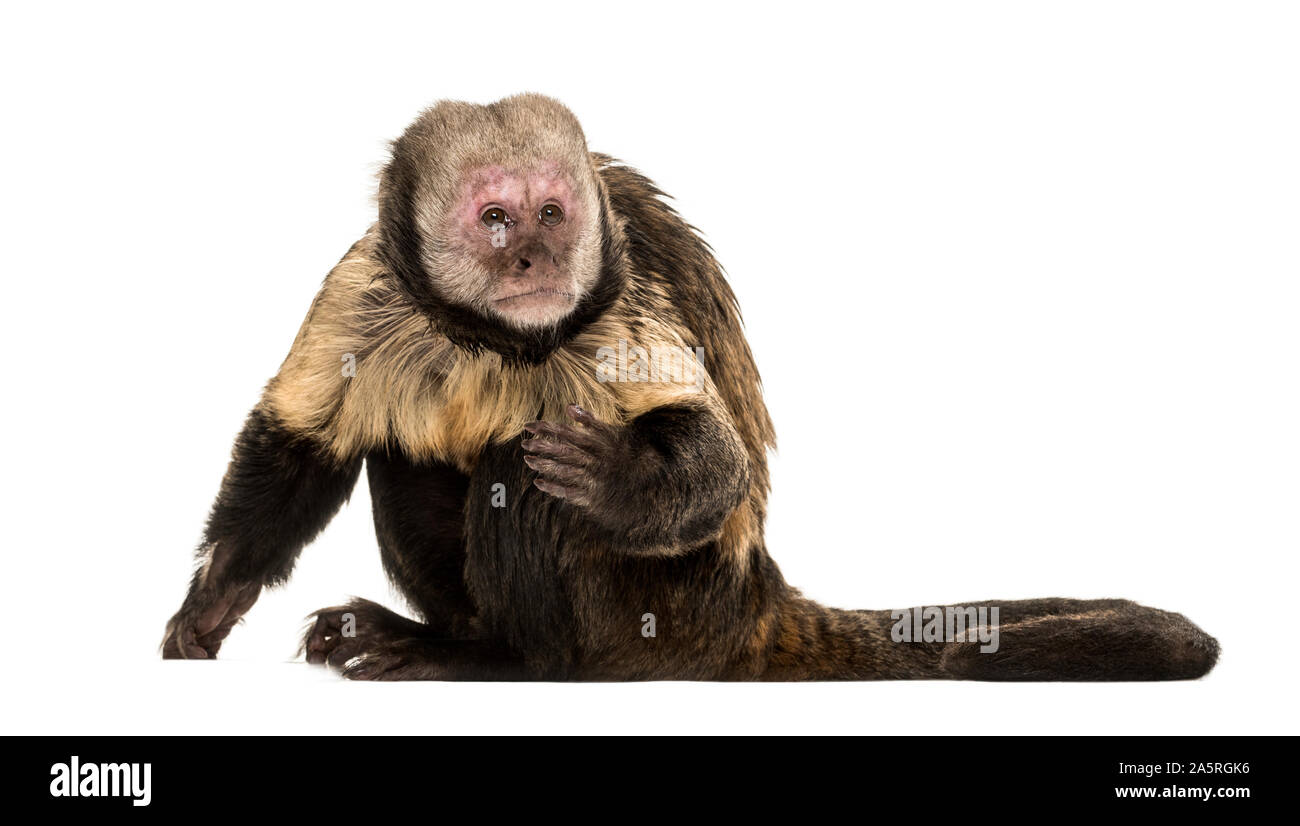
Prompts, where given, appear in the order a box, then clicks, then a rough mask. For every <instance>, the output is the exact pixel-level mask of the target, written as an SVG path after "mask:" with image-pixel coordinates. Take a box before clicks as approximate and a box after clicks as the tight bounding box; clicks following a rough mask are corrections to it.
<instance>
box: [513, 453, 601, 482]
mask: <svg viewBox="0 0 1300 826" xmlns="http://www.w3.org/2000/svg"><path fill="white" fill-rule="evenodd" d="M524 464H526V465H528V466H529V467H530V468H532V469H533V470H535V471H537V472H538V473H540V474H541V475H542V476H544V477H545V478H547V479H551V480H553V481H556V482H560V483H561V484H565V485H571V486H578V485H583V484H585V483H586V482H587V481H589V479H590V475H589V474H588V473H587V470H586V468H583V467H580V466H577V465H566V464H562V463H560V462H554V461H551V460H550V459H542V458H540V457H537V456H525V457H524Z"/></svg>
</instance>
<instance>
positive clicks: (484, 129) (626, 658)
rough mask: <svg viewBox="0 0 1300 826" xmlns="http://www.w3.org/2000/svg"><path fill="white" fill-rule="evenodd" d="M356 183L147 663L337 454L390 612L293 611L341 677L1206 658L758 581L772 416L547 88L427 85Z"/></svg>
mask: <svg viewBox="0 0 1300 826" xmlns="http://www.w3.org/2000/svg"><path fill="white" fill-rule="evenodd" d="M378 201H379V218H378V222H377V223H376V224H375V225H374V226H373V227H371V229H370V230H369V231H368V232H367V233H366V234H365V236H364V237H363V238H362V239H361V240H360V241H357V242H356V244H354V245H353V246H352V248H351V249H350V250H349V251H348V253H347V255H346V256H344V258H343V259H342V261H340V262H339V264H338V265H337V266H336V267H335V268H334V269H333V271H331V272H330V274H329V275H328V277H327V278H326V279H325V282H324V285H323V286H322V288H321V290H320V292H319V294H318V295H317V296H316V299H315V301H314V302H313V303H312V306H311V309H310V311H309V312H308V314H307V318H306V320H305V321H304V322H303V325H302V328H301V329H300V330H299V332H298V336H297V338H296V339H295V340H294V342H293V346H292V348H291V349H290V351H289V355H288V357H287V358H286V359H285V361H284V363H283V365H282V366H281V367H280V371H279V373H278V374H276V376H275V377H274V378H272V379H271V381H270V382H269V383H268V385H267V387H266V390H265V392H264V393H263V395H262V398H261V400H260V401H259V403H258V404H257V406H256V407H255V408H254V409H253V411H252V413H251V414H250V415H249V417H248V421H247V422H246V424H245V425H244V428H243V431H242V432H241V433H240V434H239V437H238V438H237V439H236V441H235V446H234V453H233V458H232V459H231V462H230V466H229V469H228V470H227V472H226V476H225V479H224V480H223V481H222V484H221V490H220V493H219V494H218V496H217V500H216V503H215V505H214V506H213V508H212V513H211V516H210V517H209V519H208V523H207V528H206V535H205V537H204V541H203V544H202V546H201V549H200V552H199V564H198V567H197V571H196V573H195V575H194V577H193V580H192V582H191V584H190V588H189V592H188V594H187V595H186V597H185V601H184V603H183V604H182V605H181V608H180V610H179V611H178V612H177V613H176V615H175V616H174V617H172V619H171V621H170V623H169V624H168V626H167V632H166V636H165V638H164V640H163V644H162V652H163V656H164V657H167V658H188V659H210V658H214V657H216V655H217V652H218V651H219V650H220V648H221V643H222V641H223V640H224V639H225V638H226V635H227V634H228V633H229V632H230V630H231V628H232V627H233V626H234V625H235V624H236V623H237V622H238V621H239V619H240V617H241V616H243V615H244V613H245V612H247V611H248V609H249V607H250V606H252V605H253V603H254V602H255V601H256V600H257V597H258V594H259V593H260V592H261V590H262V589H263V588H265V587H267V586H273V585H277V584H280V583H283V582H284V581H285V580H286V579H288V577H289V574H290V572H291V570H292V569H293V565H294V561H295V559H296V558H297V556H298V554H299V552H300V551H301V550H302V548H303V546H304V545H306V544H307V543H308V542H310V541H311V540H312V539H313V538H314V537H315V536H316V535H317V534H318V533H319V532H320V531H321V529H323V528H324V527H325V524H326V523H327V522H328V521H329V520H330V518H331V517H332V516H333V515H334V514H335V512H337V511H338V509H339V507H340V506H341V505H342V504H343V502H344V501H346V500H347V498H348V496H349V495H350V493H351V491H352V488H353V485H354V484H356V481H357V477H358V476H359V475H360V473H361V467H362V464H363V463H364V465H365V468H366V475H367V478H368V480H369V484H370V492H371V498H372V499H373V502H374V520H375V531H376V534H377V535H378V539H379V549H380V554H381V557H382V560H383V564H384V567H385V569H386V570H387V573H388V574H389V576H390V577H391V578H392V581H393V582H394V583H395V584H396V586H397V587H398V588H399V589H400V591H401V592H402V593H403V594H404V595H405V597H406V598H407V599H408V600H409V602H410V605H411V607H412V608H413V610H414V612H415V613H416V614H417V615H418V617H419V620H418V621H416V620H412V619H408V618H406V617H404V616H401V615H399V614H396V613H394V612H393V611H390V610H388V609H387V608H384V607H382V606H380V605H377V604H375V603H373V602H369V601H366V600H354V601H353V602H350V603H348V604H346V605H340V606H337V607H332V608H324V609H322V610H320V611H318V612H316V613H315V614H314V615H313V618H312V619H311V620H310V626H309V628H308V629H307V631H306V635H305V638H304V639H303V642H302V648H303V651H304V652H305V656H306V659H307V661H308V662H311V663H324V664H328V665H330V666H333V667H335V668H337V669H339V670H340V671H341V672H342V674H343V676H345V677H349V678H352V679H361V680H877V679H974V680H1177V679H1189V678H1195V677H1200V676H1202V675H1204V674H1205V673H1206V672H1208V671H1209V670H1210V669H1211V668H1212V667H1213V665H1214V663H1215V660H1216V658H1217V656H1218V644H1217V643H1216V642H1215V640H1214V639H1213V638H1211V637H1210V636H1208V635H1207V634H1205V633H1204V632H1202V631H1201V630H1200V629H1199V628H1197V627H1196V626H1195V625H1193V624H1192V623H1191V622H1189V621H1188V620H1187V619H1185V618H1184V617H1182V616H1181V615H1179V614H1173V613H1167V612H1165V611H1160V610H1156V609H1153V608H1146V607H1143V606H1140V605H1137V604H1135V603H1133V602H1129V601H1126V600H1119V599H1106V600H1074V599H1036V600H1027V601H1016V602H999V601H992V602H981V603H975V604H972V605H967V606H960V607H956V606H953V607H952V608H953V609H954V610H961V611H971V612H972V614H971V616H974V611H975V610H976V609H988V610H989V613H987V614H986V613H985V612H984V611H981V612H980V614H979V617H980V621H981V622H983V621H984V618H985V617H986V616H987V617H990V618H989V619H988V623H989V625H990V626H992V627H990V628H986V629H984V630H987V631H990V632H993V631H995V632H996V633H997V639H998V643H997V645H996V646H989V645H987V644H984V645H981V641H980V640H979V639H976V636H975V634H974V633H973V632H972V633H969V634H968V635H966V636H965V637H962V636H960V635H958V637H957V638H952V635H950V634H949V635H946V636H945V635H937V634H932V633H928V632H926V633H921V632H920V631H919V630H918V633H917V634H916V635H915V636H912V635H911V634H910V632H906V633H903V635H902V636H901V637H900V632H899V627H900V624H903V623H906V622H908V621H910V619H912V618H914V617H919V616H922V614H923V613H924V616H926V617H933V616H935V615H937V614H938V613H940V612H942V611H943V610H945V609H940V608H931V609H929V610H928V611H926V612H921V611H916V612H915V613H912V612H891V611H851V610H840V609H836V608H828V607H825V606H822V605H819V604H818V603H816V602H813V601H812V600H810V599H807V598H806V597H804V596H802V595H801V594H800V592H799V591H797V590H795V589H794V588H792V587H790V586H789V585H787V584H786V582H785V580H784V579H783V578H782V577H781V573H780V572H779V571H778V570H777V566H776V564H775V563H774V562H773V561H772V559H771V557H769V556H768V553H767V548H766V546H765V544H764V541H763V522H764V516H765V510H766V500H767V491H768V469H767V451H768V449H769V448H771V447H773V444H774V434H773V431H772V422H771V420H770V419H769V418H768V412H767V409H766V407H765V406H764V404H763V399H762V396H761V393H760V386H759V375H758V370H757V368H756V367H755V365H754V359H753V356H752V355H751V353H750V349H749V346H748V344H747V343H746V342H745V336H744V334H743V332H742V329H741V321H740V315H739V312H738V310H737V307H736V301H735V296H734V295H733V293H732V291H731V288H730V287H729V286H728V285H727V282H726V280H725V279H724V278H723V274H722V270H721V268H720V267H719V265H718V263H717V262H716V261H715V260H714V258H713V255H712V254H711V253H710V251H709V248H708V246H707V245H706V244H705V243H704V242H703V241H702V240H701V239H700V238H699V237H698V236H697V235H696V233H695V231H694V230H693V228H692V227H690V226H689V225H687V224H686V223H685V222H684V221H683V220H682V219H681V218H680V217H679V216H678V215H677V213H676V212H675V211H674V210H673V209H672V208H671V207H670V206H668V205H667V204H666V203H665V201H664V195H663V193H662V192H660V191H659V189H658V188H656V187H655V185H654V184H653V183H651V182H650V181H649V180H648V179H646V178H645V177H643V176H642V175H641V174H639V173H638V172H636V171H635V170H633V169H631V168H629V167H627V166H625V165H623V164H621V163H619V162H617V161H615V160H613V159H612V158H610V157H608V156H606V155H601V154H596V153H592V152H590V151H589V150H588V149H587V145H586V139H585V138H584V136H583V133H582V129H581V128H580V127H579V125H578V121H577V120H576V119H575V118H574V116H573V114H572V113H571V112H570V111H569V110H568V109H566V108H565V107H564V106H562V105H561V104H559V103H558V102H556V101H554V100H551V99H549V98H546V97H542V96H539V95H519V96H516V97H511V98H506V99H505V100H501V101H499V102H497V103H493V104H491V105H487V106H478V105H472V104H468V103H457V102H443V103H439V104H438V105H436V106H434V107H433V108H431V109H429V110H427V111H426V112H424V113H423V114H422V115H420V117H419V118H418V119H417V120H416V121H415V122H414V123H413V124H412V125H411V126H410V128H409V129H407V131H406V133H405V134H403V135H402V137H401V138H399V139H398V140H397V141H396V142H395V143H394V144H393V150H392V158H391V160H390V161H389V162H388V164H387V166H386V167H385V168H384V170H383V173H382V175H381V179H380V186H379V198H378ZM992 609H996V611H994V610H992ZM992 616H996V619H992V618H991V617H992ZM931 630H933V629H931ZM990 649H994V650H990Z"/></svg>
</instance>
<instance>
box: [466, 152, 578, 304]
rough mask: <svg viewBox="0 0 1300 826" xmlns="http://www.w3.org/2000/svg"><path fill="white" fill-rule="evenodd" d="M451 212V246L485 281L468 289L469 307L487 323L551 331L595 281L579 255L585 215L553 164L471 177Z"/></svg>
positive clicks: (566, 178) (565, 178)
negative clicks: (482, 312)
mask: <svg viewBox="0 0 1300 826" xmlns="http://www.w3.org/2000/svg"><path fill="white" fill-rule="evenodd" d="M453 209H454V213H453V235H454V237H455V243H456V246H457V247H458V248H459V251H460V252H461V253H462V254H465V255H468V256H469V257H470V258H471V259H472V260H474V261H475V262H476V263H477V264H478V265H479V266H478V267H476V268H475V269H478V270H479V274H478V277H479V278H481V279H484V280H485V281H486V283H479V284H476V285H474V292H475V293H477V294H476V295H475V296H474V298H475V300H474V303H475V304H476V305H478V306H480V307H481V308H483V309H486V310H487V311H489V312H490V313H492V314H493V315H496V316H498V317H500V318H503V319H505V320H506V321H509V322H511V323H513V324H514V325H516V326H518V327H539V326H545V325H548V324H554V323H556V322H558V321H560V320H561V319H563V318H564V317H565V316H567V315H568V314H569V313H570V312H572V311H573V308H574V307H575V306H576V304H577V302H578V299H579V298H580V297H581V296H582V294H583V293H585V292H586V291H587V289H589V288H590V286H591V283H592V282H593V281H594V274H593V273H592V272H591V269H592V267H591V261H590V260H589V259H590V255H586V254H582V253H583V251H582V250H581V249H580V248H581V247H583V246H584V245H583V244H581V243H580V242H582V241H583V240H584V238H586V237H587V236H588V235H589V232H588V229H589V223H590V221H591V217H592V216H591V215H590V214H589V213H590V212H591V210H590V208H589V207H588V205H586V204H583V203H581V202H580V199H579V198H578V197H576V188H575V186H574V182H573V181H572V179H571V178H570V176H569V175H567V174H566V173H565V172H564V171H563V170H562V168H561V167H560V166H559V165H558V164H544V165H542V166H540V167H537V168H531V169H522V170H520V169H507V168H504V167H501V166H488V167H481V168H478V169H474V170H471V171H470V172H469V173H468V174H467V175H466V176H465V179H464V184H463V186H462V189H461V192H460V197H459V199H458V200H457V203H456V205H455V206H454V208H453ZM585 246H591V244H586V245H585ZM464 286H466V287H468V286H469V285H464Z"/></svg>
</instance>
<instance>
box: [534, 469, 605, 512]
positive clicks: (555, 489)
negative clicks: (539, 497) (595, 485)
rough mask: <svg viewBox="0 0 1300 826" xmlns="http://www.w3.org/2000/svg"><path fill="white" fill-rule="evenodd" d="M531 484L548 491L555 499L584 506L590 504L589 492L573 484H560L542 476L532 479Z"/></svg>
mask: <svg viewBox="0 0 1300 826" xmlns="http://www.w3.org/2000/svg"><path fill="white" fill-rule="evenodd" d="M533 484H534V485H536V486H537V489H538V490H540V491H543V492H545V493H549V494H550V495H551V496H554V497H555V498H556V499H563V500H564V501H566V502H569V503H570V504H574V505H581V506H582V507H584V508H585V507H589V506H590V505H591V496H590V494H588V493H587V491H585V490H583V489H582V488H579V487H576V486H573V485H562V484H560V483H559V482H552V481H551V480H549V479H547V478H545V477H542V476H539V477H537V478H536V479H534V480H533Z"/></svg>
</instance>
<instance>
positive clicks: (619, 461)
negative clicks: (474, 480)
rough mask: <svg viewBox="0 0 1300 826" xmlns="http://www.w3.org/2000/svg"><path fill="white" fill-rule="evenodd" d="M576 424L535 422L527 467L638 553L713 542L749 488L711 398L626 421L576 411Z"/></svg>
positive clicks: (733, 440)
mask: <svg viewBox="0 0 1300 826" xmlns="http://www.w3.org/2000/svg"><path fill="white" fill-rule="evenodd" d="M566 412H567V413H568V415H569V416H570V418H572V419H573V424H572V425H569V424H553V423H550V422H543V421H537V422H530V423H529V424H528V425H527V426H526V429H527V431H528V433H529V434H530V435H531V438H528V439H525V440H524V442H523V448H524V450H525V451H527V454H528V455H527V456H526V457H525V459H524V462H525V463H526V464H527V465H528V466H529V467H530V468H532V469H533V470H534V471H536V472H537V474H538V476H537V479H536V480H535V481H534V484H535V485H536V486H537V487H538V488H540V489H541V490H543V491H545V492H546V493H548V494H550V495H551V496H554V497H556V498H558V499H561V500H563V501H565V502H568V503H569V504H570V505H572V506H574V507H575V508H578V509H580V510H581V511H582V512H583V513H584V514H585V515H586V516H587V518H588V519H589V521H590V522H591V523H592V524H594V525H596V526H597V527H598V528H599V529H601V530H603V531H604V532H606V533H607V534H609V535H610V538H611V539H612V540H613V541H614V543H615V545H616V547H619V548H621V549H623V550H626V551H627V552H629V553H639V554H671V553H681V552H683V551H685V550H688V549H690V548H693V547H697V546H699V545H701V544H703V543H704V542H707V541H709V540H711V539H714V538H716V537H717V536H718V534H719V533H720V532H721V530H722V526H723V523H724V522H725V520H726V518H727V517H728V515H730V514H731V512H732V511H734V510H735V509H736V508H737V507H738V506H739V505H740V504H741V502H742V501H744V498H745V494H746V492H747V491H748V486H749V465H748V459H747V455H746V452H745V448H744V445H743V443H742V442H741V440H740V436H739V434H737V432H736V429H735V426H734V425H733V424H732V422H731V420H730V417H729V416H727V414H726V413H725V412H724V411H722V410H721V409H719V406H718V405H717V403H716V402H713V401H712V400H709V399H708V398H706V397H702V398H700V399H698V400H684V401H679V402H675V403H673V404H669V405H664V406H661V407H656V408H654V409H652V410H649V411H647V412H645V413H642V414H641V415H639V416H637V417H635V418H634V419H632V420H631V421H630V422H628V423H627V424H626V425H620V424H610V423H606V422H602V421H599V420H598V419H596V417H595V416H593V415H592V414H591V413H589V412H587V411H586V410H584V409H582V408H580V407H578V406H577V405H569V407H568V408H567V409H566Z"/></svg>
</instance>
